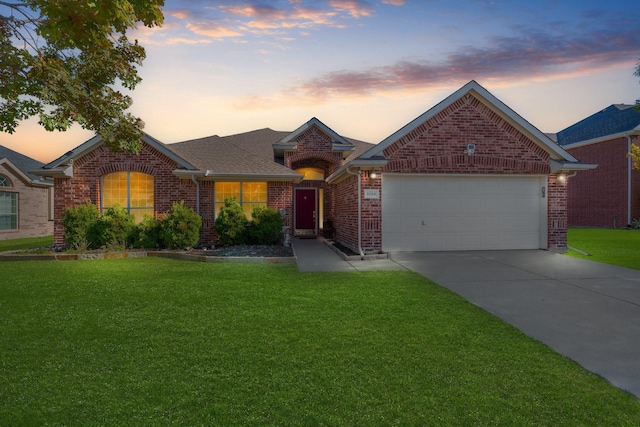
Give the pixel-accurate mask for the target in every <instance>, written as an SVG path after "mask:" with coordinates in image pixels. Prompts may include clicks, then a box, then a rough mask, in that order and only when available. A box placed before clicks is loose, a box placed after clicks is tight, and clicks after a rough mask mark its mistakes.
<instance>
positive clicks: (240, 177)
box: [173, 169, 304, 183]
mask: <svg viewBox="0 0 640 427" xmlns="http://www.w3.org/2000/svg"><path fill="white" fill-rule="evenodd" d="M173 174H174V175H175V176H177V177H179V178H182V179H192V178H194V179H196V180H198V181H218V182H223V181H224V182H236V181H252V182H262V181H267V182H293V183H298V182H301V181H302V178H304V175H301V174H299V173H292V174H290V175H277V174H259V173H257V174H246V173H244V174H243V173H216V172H214V171H210V170H206V171H202V170H197V171H192V170H184V169H176V170H174V171H173Z"/></svg>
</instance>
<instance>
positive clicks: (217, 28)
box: [187, 22, 242, 39]
mask: <svg viewBox="0 0 640 427" xmlns="http://www.w3.org/2000/svg"><path fill="white" fill-rule="evenodd" d="M187 28H188V29H189V30H191V31H193V32H194V33H196V34H199V35H202V36H207V37H213V38H216V39H219V38H226V37H238V36H241V35H242V33H241V32H240V31H238V30H236V29H234V28H232V27H227V26H224V25H220V24H218V23H217V22H199V23H188V24H187Z"/></svg>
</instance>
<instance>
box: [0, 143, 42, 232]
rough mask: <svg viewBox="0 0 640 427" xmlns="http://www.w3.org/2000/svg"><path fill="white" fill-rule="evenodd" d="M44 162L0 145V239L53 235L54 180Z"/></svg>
mask: <svg viewBox="0 0 640 427" xmlns="http://www.w3.org/2000/svg"><path fill="white" fill-rule="evenodd" d="M42 165H43V163H41V162H38V161H37V160H34V159H32V158H30V157H27V156H25V155H23V154H20V153H18V152H16V151H13V150H10V149H8V148H6V147H3V146H0V240H6V239H18V238H23V237H42V236H49V235H51V234H53V210H52V207H53V200H52V199H53V181H51V180H47V179H44V178H42V177H39V176H37V175H34V174H33V173H32V172H31V171H34V170H36V169H38V168H40V167H42Z"/></svg>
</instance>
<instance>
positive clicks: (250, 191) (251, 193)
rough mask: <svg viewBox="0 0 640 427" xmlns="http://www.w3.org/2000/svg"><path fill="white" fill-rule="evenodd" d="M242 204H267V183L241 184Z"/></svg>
mask: <svg viewBox="0 0 640 427" xmlns="http://www.w3.org/2000/svg"><path fill="white" fill-rule="evenodd" d="M242 202H243V203H263V204H266V203H267V183H266V182H243V183H242Z"/></svg>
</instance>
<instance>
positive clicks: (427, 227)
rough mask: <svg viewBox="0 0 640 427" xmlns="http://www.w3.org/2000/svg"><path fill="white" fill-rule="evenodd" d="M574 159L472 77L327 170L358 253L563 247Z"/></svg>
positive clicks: (341, 229) (339, 216) (340, 236)
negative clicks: (404, 123) (435, 102)
mask: <svg viewBox="0 0 640 427" xmlns="http://www.w3.org/2000/svg"><path fill="white" fill-rule="evenodd" d="M595 166H596V165H591V164H586V163H581V162H580V161H578V159H576V158H575V157H573V156H571V155H570V154H569V153H567V152H566V151H565V150H563V149H562V148H561V147H560V146H558V145H557V144H556V143H555V142H554V141H552V140H551V139H550V138H549V136H547V135H545V134H544V133H542V132H541V131H540V130H538V129H537V128H535V127H534V126H533V125H531V123H529V122H527V121H526V120H524V119H523V118H522V117H521V116H520V115H518V114H517V113H516V112H514V111H513V110H511V109H510V108H509V107H507V106H506V105H505V104H504V103H502V102H501V101H500V100H499V99H497V98H496V97H495V96H493V95H492V94H491V93H489V92H488V91H487V90H486V89H484V88H483V87H482V86H480V85H479V84H478V83H476V82H475V81H471V82H469V83H467V84H466V85H465V86H463V87H462V88H460V89H459V90H458V91H456V92H454V93H453V94H451V95H450V96H449V97H447V98H446V99H444V100H443V101H442V102H440V103H438V104H437V105H435V106H434V107H433V108H431V109H429V110H428V111H426V112H425V113H424V114H421V115H420V116H418V117H417V118H415V119H414V120H412V121H411V122H409V123H407V125H405V126H404V127H402V128H400V129H399V130H398V131H396V132H394V133H393V134H391V135H389V136H388V137H387V138H386V139H384V140H382V141H381V142H380V143H379V144H376V145H375V146H374V147H372V148H371V149H370V150H368V151H367V152H365V153H363V154H362V155H360V156H358V157H357V158H355V159H353V160H351V161H350V162H348V163H346V164H345V165H343V166H342V167H340V168H338V169H337V170H336V171H335V172H334V173H332V174H331V175H330V176H329V177H328V178H327V182H328V183H329V184H335V185H336V190H335V194H337V195H339V201H340V202H341V203H337V204H336V207H337V208H336V213H335V219H336V224H337V227H336V233H335V236H336V240H338V241H339V242H340V243H341V244H343V245H345V246H348V247H350V248H352V249H354V250H358V251H359V252H360V253H361V254H367V253H377V252H378V251H382V252H394V251H458V250H513V249H547V250H552V251H553V250H557V251H564V250H565V249H566V246H567V240H566V239H567V186H568V185H570V183H569V182H570V181H569V180H568V178H570V177H572V176H574V175H575V173H576V172H579V171H583V170H589V169H593V168H595Z"/></svg>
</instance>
